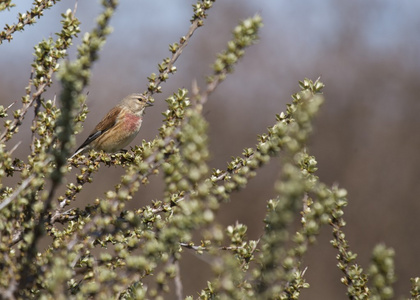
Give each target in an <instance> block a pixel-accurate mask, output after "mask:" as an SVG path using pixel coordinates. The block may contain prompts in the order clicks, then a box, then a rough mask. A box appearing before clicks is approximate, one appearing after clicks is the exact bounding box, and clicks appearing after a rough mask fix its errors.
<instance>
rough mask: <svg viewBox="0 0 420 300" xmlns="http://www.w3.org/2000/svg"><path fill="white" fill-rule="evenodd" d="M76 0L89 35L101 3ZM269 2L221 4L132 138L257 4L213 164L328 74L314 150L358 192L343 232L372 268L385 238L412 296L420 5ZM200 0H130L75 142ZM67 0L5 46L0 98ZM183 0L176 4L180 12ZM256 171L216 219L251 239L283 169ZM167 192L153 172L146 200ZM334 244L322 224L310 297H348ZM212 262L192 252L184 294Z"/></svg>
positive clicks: (104, 178) (217, 110)
mask: <svg viewBox="0 0 420 300" xmlns="http://www.w3.org/2000/svg"><path fill="white" fill-rule="evenodd" d="M79 2H80V3H79V7H78V11H77V14H78V16H79V17H80V18H81V21H82V27H81V28H82V31H84V30H88V29H89V28H90V26H91V25H92V17H93V16H95V15H96V12H97V10H96V9H97V7H96V6H95V5H96V4H94V3H93V2H91V3H85V2H86V1H79ZM272 2H273V1H253V2H252V1H243V0H236V1H219V2H216V4H215V6H214V8H213V9H212V10H211V11H210V15H209V18H208V20H207V21H206V22H205V26H204V27H203V28H201V29H200V30H199V31H198V32H197V33H196V35H195V36H194V37H193V38H192V41H191V44H190V45H189V47H187V49H186V50H185V53H184V54H183V55H182V56H181V58H180V60H179V61H178V63H177V68H178V72H177V74H176V75H175V76H173V77H172V78H170V79H169V81H168V83H167V84H166V85H164V87H163V94H161V95H158V96H157V97H156V105H155V106H154V108H153V109H150V110H149V111H148V113H147V115H146V118H145V121H144V125H143V128H142V130H141V133H140V135H139V136H138V138H137V139H136V140H135V142H137V143H138V142H139V141H140V139H151V138H152V137H154V135H156V134H157V128H158V124H159V122H160V121H161V119H162V117H161V116H160V113H161V112H162V111H163V110H164V109H165V103H164V101H163V100H164V99H165V98H166V97H167V96H168V95H170V94H171V93H173V92H174V91H176V90H177V88H179V87H186V88H189V87H190V86H191V81H192V80H193V79H197V80H198V81H199V83H200V82H201V83H203V82H204V78H205V76H206V74H209V70H210V67H209V66H210V64H211V63H212V61H213V59H214V57H215V54H216V53H217V52H218V51H221V50H222V49H223V47H224V46H225V44H226V42H227V40H228V39H229V37H230V31H231V29H232V28H233V26H234V25H235V24H237V22H238V20H239V19H244V18H246V17H248V16H250V15H253V14H254V13H255V12H259V13H260V14H261V15H262V17H263V19H264V23H265V27H264V28H263V29H262V32H261V39H260V43H259V44H257V45H255V46H253V47H251V48H250V49H249V51H248V52H247V54H246V55H245V57H244V59H243V60H242V61H241V62H240V63H239V65H238V67H237V69H236V71H235V73H234V74H233V75H231V76H229V77H228V79H227V80H226V82H224V83H223V84H222V86H221V87H220V88H219V89H218V90H217V91H216V93H215V94H213V96H212V98H211V99H210V101H209V102H210V103H209V105H208V107H206V108H205V114H206V117H207V119H208V121H209V123H210V127H209V128H210V129H209V130H210V132H209V134H210V141H211V150H212V166H214V167H215V168H224V167H225V163H226V161H227V160H228V159H229V158H230V157H231V156H236V155H239V154H240V153H241V151H242V149H243V148H244V147H248V146H253V145H254V144H255V142H256V135H257V134H260V133H263V132H264V131H265V129H266V127H268V126H270V125H271V124H272V123H273V121H274V119H275V113H280V112H281V111H283V110H284V109H285V104H286V103H287V102H289V100H290V99H291V98H290V95H291V94H292V93H294V92H295V91H297V81H298V80H302V79H303V78H304V77H309V78H311V79H316V78H317V77H318V76H320V75H321V76H322V81H323V82H324V83H325V84H326V89H325V96H326V102H325V104H324V106H323V109H322V113H321V114H320V115H319V116H318V118H317V121H316V124H315V132H314V134H313V137H312V141H311V144H310V145H309V151H310V153H311V154H313V155H315V157H316V158H317V160H318V163H319V171H318V175H319V176H320V177H321V178H322V180H323V181H324V182H327V183H330V184H332V183H337V184H339V185H340V186H341V187H344V188H346V189H347V190H348V191H349V206H348V208H347V210H346V215H345V216H344V218H345V220H347V224H348V225H347V227H346V229H345V231H346V233H347V236H348V240H349V242H350V246H351V247H352V249H353V250H354V251H355V252H357V253H358V254H359V256H358V263H360V264H362V266H363V267H364V269H366V268H367V263H368V259H369V257H370V253H371V250H372V249H373V247H374V245H375V244H377V243H382V242H384V243H385V244H386V245H387V246H390V247H392V248H394V249H395V250H396V274H397V277H398V281H397V283H396V285H395V292H396V293H395V294H396V295H405V296H408V291H409V287H410V282H409V278H410V277H414V276H419V274H420V273H419V270H420V268H419V266H420V264H419V263H418V253H420V238H419V234H418V228H419V227H420V218H418V215H419V212H420V202H419V200H418V198H419V196H420V185H419V184H418V182H419V178H420V156H419V152H420V151H419V149H420V134H419V130H420V118H419V112H420V101H419V100H420V99H419V95H420V84H419V82H420V35H419V28H420V19H419V18H418V17H417V16H415V14H414V11H416V10H417V11H419V9H420V7H419V5H418V4H413V2H409V1H398V2H396V1H395V2H394V1H369V2H366V1H362V0H357V1H348V2H343V1H324V3H323V4H320V3H318V2H319V1H315V0H313V1H300V2H296V1H293V2H290V3H285V2H284V1H278V3H272ZM191 3H192V2H191V1H188V3H187V1H174V3H173V4H171V5H170V7H169V8H167V9H166V8H165V5H163V1H156V4H151V3H148V4H144V5H143V4H137V3H135V1H122V3H121V7H120V8H119V10H118V11H117V14H116V17H115V19H114V20H113V22H112V23H111V24H112V25H113V26H114V28H115V30H114V33H113V34H112V35H111V37H110V39H109V40H108V41H107V44H106V46H105V48H104V50H103V52H102V56H101V59H100V60H99V62H98V63H97V64H96V65H95V68H94V72H93V77H92V82H91V85H90V87H89V99H88V105H89V108H90V110H91V114H90V115H89V117H88V120H87V121H86V123H85V128H86V130H85V131H84V132H82V133H80V135H79V136H78V137H77V141H78V142H81V141H82V140H84V139H85V138H86V136H87V134H88V132H89V131H90V128H92V127H93V126H94V125H95V123H96V122H98V121H99V119H100V117H101V116H102V115H103V114H104V113H105V112H106V111H107V110H108V109H109V108H110V107H112V106H113V105H114V104H115V103H116V102H117V100H119V98H121V97H122V96H124V95H126V94H128V93H131V92H134V91H143V90H144V89H145V87H146V76H148V75H149V74H150V73H151V72H156V64H157V63H158V62H160V61H161V59H162V58H163V57H166V56H169V53H168V51H167V45H168V44H169V43H173V42H175V41H177V39H178V37H179V36H180V35H182V34H184V32H185V31H186V29H187V27H188V18H189V14H190V11H191V9H190V5H189V4H191ZM67 5H69V3H68V1H67V2H66V3H60V5H58V6H57V7H55V8H54V9H53V10H50V11H48V12H46V17H45V19H43V20H40V22H39V27H38V25H36V26H34V27H31V28H29V29H28V30H26V31H25V32H23V33H17V34H16V35H15V41H13V42H12V43H10V44H5V45H2V47H0V68H1V70H2V72H1V75H0V76H1V77H0V89H1V96H0V97H1V98H0V104H3V105H6V104H9V103H11V102H12V101H14V100H18V99H19V98H20V96H22V95H23V93H24V87H25V86H26V85H27V81H28V79H29V74H30V67H29V66H30V63H31V61H32V55H31V52H32V51H33V48H32V47H33V45H34V44H35V43H36V41H39V40H40V39H41V38H42V37H48V36H50V35H53V33H54V32H55V29H54V28H56V27H54V24H58V20H59V14H60V13H61V12H64V11H65V10H66V8H67V7H68V6H67ZM71 5H73V4H71ZM175 6H177V9H176V12H174V10H172V13H171V8H174V7H175ZM18 8H19V6H18ZM12 13H13V12H12ZM72 55H73V56H74V53H73V54H72ZM58 91H59V86H55V87H54V88H53V89H51V90H50V91H49V92H48V93H47V95H49V96H50V97H51V98H52V97H53V96H54V93H57V92H58ZM28 124H29V123H28ZM22 128H23V127H22ZM26 129H27V131H25V132H24V130H21V132H20V133H19V134H20V136H21V138H22V140H23V143H22V145H21V146H20V147H19V148H18V150H17V151H20V152H19V155H22V156H25V155H27V153H28V147H27V146H28V143H25V137H26V136H28V135H29V134H30V132H29V127H28V126H27V127H26ZM135 142H134V143H135ZM134 143H133V144H134ZM9 146H10V147H12V146H13V145H9ZM119 171H120V170H118V169H114V168H111V169H107V168H106V167H103V169H102V170H101V171H100V172H99V173H98V174H96V175H95V181H94V183H93V184H91V185H90V186H89V187H86V188H85V189H84V191H83V193H82V194H81V197H80V198H79V199H80V200H81V201H93V200H94V198H95V197H97V196H101V195H100V194H99V195H98V194H97V192H98V191H101V190H102V189H101V186H102V185H105V186H110V185H113V184H115V182H116V180H117V178H118V176H119V175H120V173H119ZM258 175H259V176H257V177H256V178H255V179H254V180H253V181H252V182H251V183H250V185H249V186H248V188H247V189H246V192H242V193H241V192H239V193H237V194H236V195H235V196H234V198H233V199H232V202H231V203H227V204H226V205H225V207H224V208H223V209H222V211H221V212H220V215H219V220H220V221H221V222H222V224H226V225H227V224H233V223H235V222H236V221H239V222H242V223H245V224H246V225H248V227H249V236H250V238H254V239H256V238H258V236H259V235H260V234H261V233H262V230H263V226H264V225H263V222H262V218H263V215H264V212H265V203H266V200H267V199H269V197H271V196H272V195H273V183H274V181H275V179H276V177H277V175H278V170H277V168H276V163H274V164H272V165H271V166H269V167H266V168H265V169H264V171H263V172H261V173H260V174H258ZM160 193H161V192H160V178H159V177H156V178H155V179H154V180H153V181H152V182H151V184H150V185H148V186H146V187H142V188H141V190H140V192H139V193H138V206H142V205H144V204H146V203H149V202H150V201H151V200H153V199H157V198H159V197H160V196H161V195H160ZM82 198H83V199H82ZM297 218H298V216H297ZM330 239H331V232H330V230H329V228H324V230H323V231H322V234H321V236H320V238H319V241H318V243H317V245H315V246H314V247H312V249H311V251H310V252H309V256H307V258H306V259H305V261H304V264H303V265H304V266H308V271H307V273H306V274H307V280H308V282H309V283H310V284H311V288H310V289H309V290H307V291H303V296H302V299H344V298H345V287H344V286H342V285H341V284H340V277H341V273H340V271H339V270H338V269H337V268H336V261H335V255H336V253H335V250H334V249H333V248H332V247H331V246H330V244H329V240H330ZM206 269H208V266H207V265H206V263H205V262H202V261H201V260H200V259H198V258H197V257H195V256H194V255H188V256H187V259H185V261H184V262H183V265H182V274H183V276H182V277H183V279H184V288H185V292H186V293H187V294H190V293H192V291H193V288H194V290H196V288H197V287H200V288H202V287H204V285H205V279H206ZM320 275H321V276H320Z"/></svg>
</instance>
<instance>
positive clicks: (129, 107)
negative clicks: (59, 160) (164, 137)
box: [70, 94, 153, 158]
mask: <svg viewBox="0 0 420 300" xmlns="http://www.w3.org/2000/svg"><path fill="white" fill-rule="evenodd" d="M152 105H153V104H152V103H151V102H149V101H147V99H146V98H145V97H144V96H143V95H142V94H131V95H129V96H127V97H125V98H124V99H122V100H121V102H120V103H118V104H117V106H115V107H114V108H113V109H111V110H110V111H109V112H108V113H107V114H106V116H105V117H104V118H103V119H102V121H100V122H99V123H98V125H96V127H95V129H93V131H92V132H91V133H90V135H89V136H88V138H87V139H86V141H84V143H83V144H82V145H81V146H80V147H79V148H78V149H77V150H76V152H75V153H74V154H73V155H72V156H71V157H70V158H72V157H74V156H75V155H77V154H79V153H84V152H87V151H89V150H90V149H95V150H97V151H100V150H102V151H104V152H110V153H113V152H117V151H119V150H121V149H122V148H124V147H126V146H127V145H128V144H130V143H131V141H132V140H133V139H134V138H135V137H136V135H137V133H138V132H139V130H140V127H141V123H142V120H143V114H144V110H145V108H146V107H147V106H152Z"/></svg>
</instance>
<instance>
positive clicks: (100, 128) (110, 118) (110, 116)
mask: <svg viewBox="0 0 420 300" xmlns="http://www.w3.org/2000/svg"><path fill="white" fill-rule="evenodd" d="M120 111H121V107H118V106H117V107H114V108H113V109H111V110H110V111H109V112H108V113H107V114H106V116H105V117H104V118H103V119H102V121H101V122H99V123H98V125H96V127H95V129H93V130H92V132H91V133H90V135H89V136H88V138H87V139H86V141H84V142H83V144H82V145H81V146H80V147H79V148H78V149H77V150H76V152H75V153H77V152H78V151H79V150H80V149H82V148H84V147H86V146H87V145H89V144H90V143H91V142H92V141H94V140H96V139H97V138H98V137H99V136H100V135H101V134H103V133H104V132H106V131H107V130H109V129H110V128H111V127H112V126H114V125H115V123H116V122H117V118H118V115H119V113H120Z"/></svg>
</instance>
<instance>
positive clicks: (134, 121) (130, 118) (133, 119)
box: [124, 114, 142, 132]
mask: <svg viewBox="0 0 420 300" xmlns="http://www.w3.org/2000/svg"><path fill="white" fill-rule="evenodd" d="M141 121H142V117H141V116H137V115H135V114H127V116H126V117H125V121H124V124H125V127H126V130H128V131H129V132H137V131H139V130H140V126H141Z"/></svg>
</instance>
